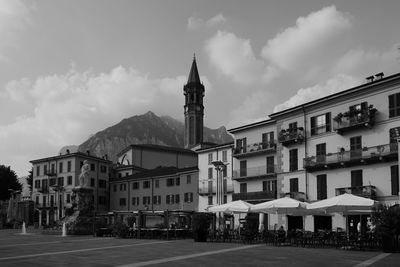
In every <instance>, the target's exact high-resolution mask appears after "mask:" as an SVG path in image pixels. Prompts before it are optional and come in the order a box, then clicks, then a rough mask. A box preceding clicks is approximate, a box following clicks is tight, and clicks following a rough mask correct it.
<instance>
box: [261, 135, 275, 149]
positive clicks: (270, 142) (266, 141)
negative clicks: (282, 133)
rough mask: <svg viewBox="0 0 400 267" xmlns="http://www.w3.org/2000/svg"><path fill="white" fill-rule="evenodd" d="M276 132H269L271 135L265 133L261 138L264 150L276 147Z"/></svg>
mask: <svg viewBox="0 0 400 267" xmlns="http://www.w3.org/2000/svg"><path fill="white" fill-rule="evenodd" d="M274 138H275V137H274V132H269V133H263V134H262V136H261V140H262V148H263V149H266V148H272V147H274V144H275V140H274Z"/></svg>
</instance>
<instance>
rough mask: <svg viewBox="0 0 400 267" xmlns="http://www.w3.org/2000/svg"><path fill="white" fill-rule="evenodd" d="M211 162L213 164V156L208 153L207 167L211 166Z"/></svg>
mask: <svg viewBox="0 0 400 267" xmlns="http://www.w3.org/2000/svg"><path fill="white" fill-rule="evenodd" d="M212 162H213V154H212V153H209V154H208V165H211V164H212Z"/></svg>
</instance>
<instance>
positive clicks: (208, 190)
mask: <svg viewBox="0 0 400 267" xmlns="http://www.w3.org/2000/svg"><path fill="white" fill-rule="evenodd" d="M225 181H227V183H226V184H225V185H224V193H227V194H229V193H233V183H232V181H229V180H225ZM216 192H217V185H216V181H214V182H213V186H211V187H210V186H209V184H208V182H207V181H205V182H200V185H199V195H215V194H216Z"/></svg>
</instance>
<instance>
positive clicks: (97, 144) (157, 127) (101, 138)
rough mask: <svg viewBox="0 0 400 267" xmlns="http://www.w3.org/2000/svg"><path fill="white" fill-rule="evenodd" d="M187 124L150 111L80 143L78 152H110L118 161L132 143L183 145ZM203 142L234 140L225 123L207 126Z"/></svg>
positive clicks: (112, 158) (98, 153) (98, 154)
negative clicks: (213, 126) (118, 155)
mask: <svg viewBox="0 0 400 267" xmlns="http://www.w3.org/2000/svg"><path fill="white" fill-rule="evenodd" d="M184 127H185V126H184V124H183V123H182V122H180V121H178V120H176V119H174V118H171V117H169V116H161V117H158V116H157V115H156V114H154V113H153V112H151V111H149V112H147V113H145V114H143V115H137V116H133V117H130V118H127V119H123V120H122V121H121V122H119V123H117V124H115V125H113V126H111V127H108V128H107V129H105V130H103V131H100V132H98V133H96V134H95V135H93V136H91V137H90V138H89V139H88V140H86V141H85V142H84V143H82V144H81V145H79V148H78V149H79V151H82V152H86V151H87V150H89V151H90V153H92V154H95V155H97V156H99V157H102V156H104V155H106V154H107V155H108V159H110V160H112V161H114V162H115V161H116V155H117V153H118V152H120V151H121V150H122V149H124V148H126V147H127V146H129V145H131V144H157V145H165V146H174V147H183V146H184V141H183V138H184V136H183V135H184V129H185V128H184ZM204 141H205V142H211V143H216V144H222V143H227V142H232V141H233V139H232V137H231V136H230V135H229V134H228V133H227V131H226V129H225V127H224V126H222V127H220V128H218V129H209V128H207V127H204Z"/></svg>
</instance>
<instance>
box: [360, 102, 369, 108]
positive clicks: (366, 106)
mask: <svg viewBox="0 0 400 267" xmlns="http://www.w3.org/2000/svg"><path fill="white" fill-rule="evenodd" d="M365 109H368V102H361V110H365Z"/></svg>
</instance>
